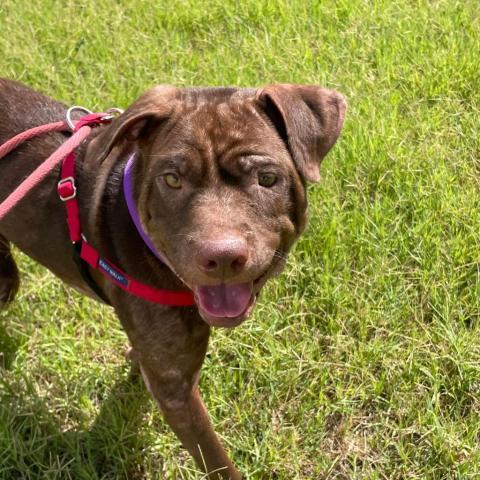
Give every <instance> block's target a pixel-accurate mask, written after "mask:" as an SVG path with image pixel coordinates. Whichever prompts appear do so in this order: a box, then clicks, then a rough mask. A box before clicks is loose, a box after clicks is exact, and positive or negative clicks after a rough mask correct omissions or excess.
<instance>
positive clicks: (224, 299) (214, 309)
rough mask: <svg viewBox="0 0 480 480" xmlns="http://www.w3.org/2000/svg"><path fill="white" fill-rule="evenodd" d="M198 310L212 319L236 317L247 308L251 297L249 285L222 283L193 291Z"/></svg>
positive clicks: (250, 285)
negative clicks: (195, 295)
mask: <svg viewBox="0 0 480 480" xmlns="http://www.w3.org/2000/svg"><path fill="white" fill-rule="evenodd" d="M195 293H196V294H197V299H198V302H199V306H200V308H201V309H202V310H203V311H204V312H205V313H207V314H208V315H211V316H212V317H224V318H225V317H229V318H233V317H238V316H239V315H241V314H242V313H243V312H244V311H245V310H246V309H247V307H248V304H249V303H250V298H251V297H252V284H251V283H237V284H230V285H227V284H225V283H222V284H220V285H214V286H210V287H208V286H207V287H197V288H196V289H195Z"/></svg>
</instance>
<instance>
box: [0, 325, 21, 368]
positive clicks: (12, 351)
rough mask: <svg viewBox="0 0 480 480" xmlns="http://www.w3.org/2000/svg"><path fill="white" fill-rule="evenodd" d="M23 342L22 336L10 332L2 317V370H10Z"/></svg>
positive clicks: (0, 350)
mask: <svg viewBox="0 0 480 480" xmlns="http://www.w3.org/2000/svg"><path fill="white" fill-rule="evenodd" d="M21 344H22V341H21V339H20V336H18V335H13V334H11V333H9V332H8V331H7V329H6V328H5V326H4V325H3V324H2V319H1V318H0V372H1V371H2V370H10V368H11V366H12V363H13V361H14V360H15V355H16V353H17V350H18V348H19V347H20V345H21Z"/></svg>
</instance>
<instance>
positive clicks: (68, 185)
mask: <svg viewBox="0 0 480 480" xmlns="http://www.w3.org/2000/svg"><path fill="white" fill-rule="evenodd" d="M57 193H58V196H59V197H60V200H61V201H62V202H67V201H68V200H72V199H74V198H75V197H76V196H77V187H76V186H75V179H74V178H73V177H65V178H62V179H61V180H60V181H59V182H58V184H57Z"/></svg>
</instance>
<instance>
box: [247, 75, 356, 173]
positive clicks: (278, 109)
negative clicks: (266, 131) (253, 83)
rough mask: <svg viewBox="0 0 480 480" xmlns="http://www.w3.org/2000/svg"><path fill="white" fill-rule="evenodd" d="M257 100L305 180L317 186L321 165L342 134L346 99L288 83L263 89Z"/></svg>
mask: <svg viewBox="0 0 480 480" xmlns="http://www.w3.org/2000/svg"><path fill="white" fill-rule="evenodd" d="M256 98H257V101H258V102H259V104H260V106H261V108H262V109H263V110H264V111H265V113H266V114H267V115H268V117H269V118H270V120H271V121H272V123H273V125H274V126H275V128H276V130H277V131H278V133H279V135H280V137H281V138H282V140H283V141H284V142H285V144H286V146H287V148H288V150H289V152H290V155H291V156H292V158H293V161H294V162H295V165H296V167H297V170H298V171H299V172H300V174H301V175H302V177H303V178H305V179H306V180H309V181H312V182H318V181H319V180H320V170H319V167H320V163H321V161H322V159H323V157H325V155H326V154H327V153H328V151H329V150H330V149H331V148H332V147H333V145H334V144H335V142H336V141H337V138H338V136H339V135H340V131H341V130H342V126H343V120H344V118H345V110H346V106H347V104H346V101H345V98H344V97H343V95H341V94H340V93H338V92H336V91H335V90H328V89H326V88H320V87H316V86H314V85H293V84H287V83H285V84H276V85H268V86H266V87H264V88H263V89H261V90H259V91H258V92H257V95H256Z"/></svg>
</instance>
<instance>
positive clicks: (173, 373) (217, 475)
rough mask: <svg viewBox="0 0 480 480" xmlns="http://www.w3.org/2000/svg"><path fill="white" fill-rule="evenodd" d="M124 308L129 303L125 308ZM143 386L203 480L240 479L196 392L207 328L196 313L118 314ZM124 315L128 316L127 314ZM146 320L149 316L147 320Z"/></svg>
mask: <svg viewBox="0 0 480 480" xmlns="http://www.w3.org/2000/svg"><path fill="white" fill-rule="evenodd" d="M127 308H128V309H129V310H130V308H131V305H129V306H128V307H127ZM118 313H119V316H120V318H121V319H122V323H123V324H124V327H125V329H126V330H127V333H128V335H129V337H130V341H131V343H132V345H133V350H132V351H131V352H130V353H129V357H130V358H131V359H132V360H133V361H136V362H138V363H139V365H140V369H141V372H142V375H143V378H144V380H145V383H146V385H147V387H148V389H149V390H150V392H151V393H152V395H153V397H154V398H155V400H156V401H157V403H158V405H159V406H160V408H161V410H162V412H163V414H164V417H165V419H166V421H167V423H168V424H169V425H170V427H171V428H172V430H173V431H174V432H175V434H176V435H177V437H178V438H179V439H180V441H181V442H182V444H183V445H184V447H185V448H186V449H187V450H188V451H189V452H190V454H191V455H192V456H193V458H194V459H195V461H196V462H197V464H198V465H199V467H200V468H201V469H202V470H203V471H205V472H206V473H208V474H209V475H208V478H209V480H220V479H221V480H226V479H231V480H240V479H241V478H242V476H241V475H240V473H239V472H238V470H237V469H236V468H235V467H234V466H233V464H232V462H231V461H230V459H229V458H228V456H227V453H226V451H225V449H224V447H223V446H222V444H221V443H220V440H219V439H218V437H217V435H216V434H215V432H214V430H213V427H212V424H211V422H210V419H209V417H208V413H207V411H206V409H205V406H204V404H203V401H202V399H201V396H200V393H199V390H198V379H199V374H200V368H201V366H202V363H203V360H204V357H205V352H206V349H207V344H208V337H209V327H208V326H207V325H206V324H205V322H203V321H202V320H201V319H200V318H199V317H198V315H196V314H195V315H191V316H190V315H188V316H187V315H186V314H185V312H184V313H183V315H182V314H180V313H177V312H176V313H173V312H171V313H170V315H168V316H167V315H165V316H163V315H162V316H160V317H158V316H156V318H155V319H154V320H153V319H152V320H147V319H146V318H148V317H143V315H145V314H146V313H147V312H146V311H145V312H142V315H141V316H142V317H143V319H142V320H139V316H138V313H139V312H136V313H137V316H136V318H135V319H133V318H132V316H131V315H128V316H126V315H125V313H126V312H125V310H124V309H122V311H119V312H118ZM129 313H130V314H133V313H134V312H132V311H130V312H129ZM150 318H152V317H150Z"/></svg>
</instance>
